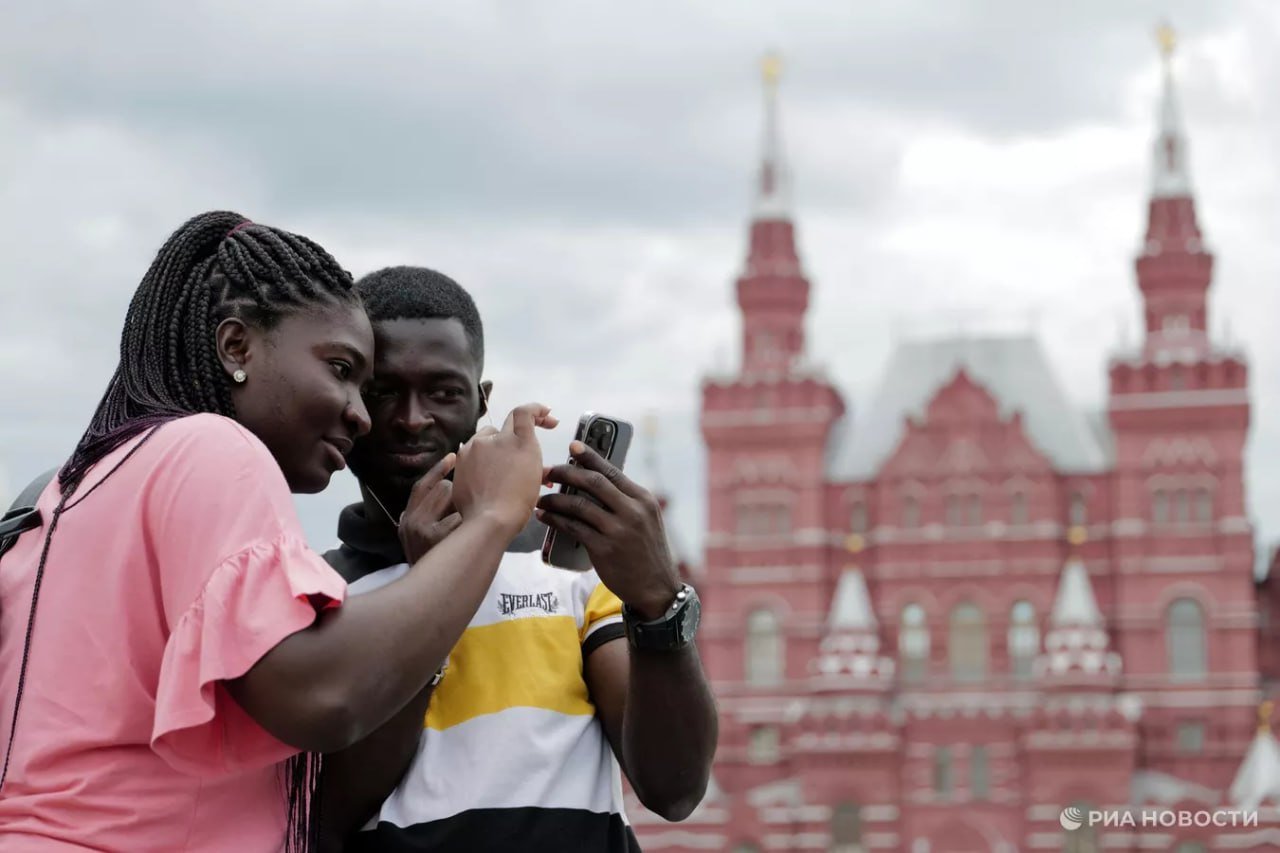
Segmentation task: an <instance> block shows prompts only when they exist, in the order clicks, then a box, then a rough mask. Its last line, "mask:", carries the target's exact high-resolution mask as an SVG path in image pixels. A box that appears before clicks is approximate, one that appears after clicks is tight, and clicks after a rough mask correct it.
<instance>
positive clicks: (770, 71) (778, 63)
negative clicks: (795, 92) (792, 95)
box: [760, 53, 782, 86]
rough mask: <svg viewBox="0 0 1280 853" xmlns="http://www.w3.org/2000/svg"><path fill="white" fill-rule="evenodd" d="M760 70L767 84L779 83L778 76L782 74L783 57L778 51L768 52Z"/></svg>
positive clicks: (774, 84)
mask: <svg viewBox="0 0 1280 853" xmlns="http://www.w3.org/2000/svg"><path fill="white" fill-rule="evenodd" d="M760 72H761V73H762V74H763V75H764V84H765V85H766V86H776V85H778V78H779V77H781V76H782V57H780V56H778V54H776V53H770V54H766V55H765V58H764V60H763V61H762V62H761V63H760Z"/></svg>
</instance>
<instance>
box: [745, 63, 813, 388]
mask: <svg viewBox="0 0 1280 853" xmlns="http://www.w3.org/2000/svg"><path fill="white" fill-rule="evenodd" d="M781 73H782V61H781V60H780V59H779V58H778V57H777V56H776V55H773V54H770V55H769V56H767V57H765V60H764V64H763V74H764V150H763V156H762V158H761V161H760V185H759V187H757V194H756V203H755V209H754V210H753V211H752V216H751V236H750V245H749V247H748V249H747V266H746V269H745V270H743V272H742V276H741V277H739V279H738V306H739V307H740V308H741V309H742V320H743V323H742V370H743V373H745V374H750V375H765V374H768V375H774V376H781V375H784V374H786V373H788V372H790V371H792V370H793V369H794V368H797V367H799V366H800V365H801V364H802V361H803V355H804V315H805V312H806V311H807V310H808V307H809V282H808V281H807V280H806V279H805V277H804V272H803V270H802V269H801V268H800V258H799V256H798V255H797V254H796V235H795V226H794V224H793V223H792V221H791V214H790V211H789V200H788V198H787V196H788V191H787V187H788V183H789V182H788V179H787V169H786V164H785V163H784V162H783V157H782V133H781V131H780V129H779V121H778V78H779V76H780V75H781Z"/></svg>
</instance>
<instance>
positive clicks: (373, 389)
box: [362, 385, 396, 400]
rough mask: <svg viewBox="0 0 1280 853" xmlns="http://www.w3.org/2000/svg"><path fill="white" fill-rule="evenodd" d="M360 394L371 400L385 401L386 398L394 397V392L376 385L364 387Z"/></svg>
mask: <svg viewBox="0 0 1280 853" xmlns="http://www.w3.org/2000/svg"><path fill="white" fill-rule="evenodd" d="M362 393H363V394H364V396H366V397H368V398H369V399H371V400H385V399H386V398H388V397H394V396H395V393H396V392H395V391H392V390H391V389H390V388H382V387H379V386H377V385H366V386H365V389H364V391H363V392H362Z"/></svg>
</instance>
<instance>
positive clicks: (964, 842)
mask: <svg viewBox="0 0 1280 853" xmlns="http://www.w3.org/2000/svg"><path fill="white" fill-rule="evenodd" d="M931 834H932V835H934V837H935V839H937V840H936V841H935V842H934V843H933V844H932V845H930V847H929V851H930V853H949V852H950V851H966V853H967V851H970V850H973V849H975V847H974V845H978V846H980V847H983V848H985V849H986V850H991V851H999V850H1003V849H1010V850H1011V849H1012V848H1011V847H1006V846H1005V845H1008V844H1009V842H1008V841H1007V840H1006V839H1004V838H1002V837H1001V836H1000V832H999V831H998V830H997V829H996V828H995V826H993V825H992V823H991V821H990V820H987V819H986V818H985V817H983V816H982V815H979V814H976V813H972V812H971V813H969V814H966V815H963V816H959V817H953V818H951V819H950V820H947V821H945V822H942V823H940V824H939V825H938V828H937V830H936V831H935V832H933V833H931Z"/></svg>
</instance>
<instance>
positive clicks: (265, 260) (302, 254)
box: [58, 211, 359, 493]
mask: <svg viewBox="0 0 1280 853" xmlns="http://www.w3.org/2000/svg"><path fill="white" fill-rule="evenodd" d="M326 302H328V303H336V302H347V303H350V304H359V296H358V295H357V294H356V293H355V291H354V290H353V289H352V279H351V274H350V273H348V272H347V271H346V270H344V269H343V268H342V267H340V266H339V265H338V262H337V261H335V260H334V259H333V258H332V257H331V256H330V255H329V253H328V252H326V251H325V250H324V249H322V248H320V247H319V246H318V245H316V244H315V243H313V242H312V241H310V240H308V239H307V238H306V237H301V236H298V235H297V234H290V233H289V232H287V231H281V230H280V229H278V228H271V227H269V226H266V225H257V224H254V223H252V222H250V221H249V220H247V219H245V218H244V217H243V216H241V215H240V214H238V213H229V212H225V211H217V212H213V213H204V214H201V215H199V216H196V217H195V218H193V219H191V220H189V221H188V222H187V223H186V224H184V225H183V226H182V227H181V228H179V229H178V230H177V231H175V232H174V233H173V235H172V236H170V237H169V239H168V240H167V241H166V242H165V244H164V245H163V246H161V247H160V252H159V253H158V254H157V255H156V259H155V261H153V262H152V264H151V268H150V269H149V270H147V274H146V275H145V276H143V278H142V283H141V284H140V285H139V286H138V290H137V292H136V293H135V294H134V296H133V300H132V301H131V302H130V303H129V312H128V314H126V315H125V321H124V332H123V334H122V335H121V336H120V365H119V367H117V368H116V372H115V375H113V376H112V377H111V381H110V383H108V385H107V392H106V394H104V395H103V397H102V402H100V403H99V404H98V409H97V411H96V412H95V413H94V415H93V420H92V421H91V422H90V423H89V428H88V429H87V430H85V433H84V435H83V436H82V437H81V439H80V443H79V444H78V445H76V449H75V452H74V453H72V455H71V458H70V459H69V460H68V461H67V464H66V465H65V466H63V468H62V470H61V471H60V472H59V475H58V480H59V484H60V485H61V487H62V491H63V492H64V493H68V492H69V491H72V490H74V489H75V487H76V486H77V485H78V484H79V483H80V481H81V480H82V479H83V478H84V475H85V474H86V473H87V472H88V470H89V469H90V468H91V467H93V465H94V464H95V463H97V462H98V461H99V460H101V459H102V457H104V456H106V455H107V454H108V453H110V452H111V451H113V450H115V449H116V448H117V447H119V446H120V445H121V444H123V443H125V442H126V441H128V440H129V439H130V438H133V437H134V436H136V435H137V434H138V433H140V432H142V431H143V430H145V429H147V428H148V427H149V426H152V425H155V424H158V423H163V422H164V421H167V420H172V419H173V418H178V417H182V416H184V415H191V414H196V413H198V412H213V413H214V414H219V415H226V416H227V417H234V416H235V408H234V406H233V405H232V403H231V385H230V383H229V382H228V379H227V375H226V372H225V371H224V370H223V369H222V363H221V361H220V360H219V359H218V353H217V349H216V347H215V344H214V330H215V329H216V328H217V327H218V324H219V323H220V322H222V321H223V320H225V319H227V318H228V317H237V318H239V319H241V320H244V321H245V322H246V323H249V324H251V325H254V326H258V327H259V328H264V329H268V328H271V327H272V326H274V325H275V324H276V323H277V322H279V320H280V319H281V318H282V317H283V316H284V315H285V314H287V313H290V312H292V311H296V310H298V309H301V308H305V307H309V306H312V305H315V304H317V303H326Z"/></svg>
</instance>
